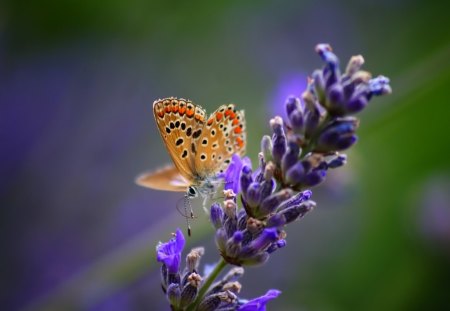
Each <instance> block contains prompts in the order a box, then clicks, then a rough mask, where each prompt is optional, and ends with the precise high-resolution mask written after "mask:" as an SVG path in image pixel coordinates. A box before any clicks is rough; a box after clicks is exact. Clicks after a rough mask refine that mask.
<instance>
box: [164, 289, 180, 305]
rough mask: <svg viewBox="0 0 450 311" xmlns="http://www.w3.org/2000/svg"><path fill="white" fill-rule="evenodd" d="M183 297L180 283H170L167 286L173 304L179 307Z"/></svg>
mask: <svg viewBox="0 0 450 311" xmlns="http://www.w3.org/2000/svg"><path fill="white" fill-rule="evenodd" d="M180 298H181V291H180V285H179V284H175V283H172V284H169V287H168V288H167V299H168V300H169V302H170V305H171V306H174V307H178V305H179V303H180Z"/></svg>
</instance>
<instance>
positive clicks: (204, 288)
mask: <svg viewBox="0 0 450 311" xmlns="http://www.w3.org/2000/svg"><path fill="white" fill-rule="evenodd" d="M226 265H227V263H226V261H225V260H223V258H220V261H219V262H218V263H217V265H216V266H215V267H214V269H213V271H211V273H210V274H209V275H208V278H207V279H206V281H205V283H204V284H203V286H202V287H201V288H200V291H199V292H198V295H197V299H195V301H194V302H193V303H192V304H191V305H190V306H189V307H188V308H187V311H193V310H196V309H197V307H198V305H199V304H200V302H201V301H202V299H203V296H205V294H206V292H207V291H208V289H209V287H210V286H211V284H212V283H213V282H214V280H215V279H216V278H217V276H218V275H219V274H220V272H222V270H223V268H225V266H226Z"/></svg>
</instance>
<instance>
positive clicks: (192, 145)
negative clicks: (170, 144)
mask: <svg viewBox="0 0 450 311" xmlns="http://www.w3.org/2000/svg"><path fill="white" fill-rule="evenodd" d="M191 151H192V153H193V154H196V153H197V149H196V148H195V144H194V143H192V144H191Z"/></svg>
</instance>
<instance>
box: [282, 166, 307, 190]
mask: <svg viewBox="0 0 450 311" xmlns="http://www.w3.org/2000/svg"><path fill="white" fill-rule="evenodd" d="M304 177H305V168H304V166H303V163H302V162H297V163H296V164H294V165H293V166H292V167H291V168H290V169H289V170H288V171H287V172H286V181H287V182H288V183H289V184H290V185H297V184H299V183H301V182H302V181H303V178H304Z"/></svg>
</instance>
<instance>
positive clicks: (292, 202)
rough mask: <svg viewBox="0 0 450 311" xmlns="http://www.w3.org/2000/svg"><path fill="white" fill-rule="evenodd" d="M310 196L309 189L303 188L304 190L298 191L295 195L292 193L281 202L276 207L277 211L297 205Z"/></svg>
mask: <svg viewBox="0 0 450 311" xmlns="http://www.w3.org/2000/svg"><path fill="white" fill-rule="evenodd" d="M311 196H312V191H311V190H305V191H302V192H299V193H297V194H296V195H294V196H293V197H292V198H290V199H289V200H286V201H284V202H283V203H281V204H280V206H279V207H278V209H277V211H282V210H284V209H287V208H290V207H292V206H296V205H299V204H300V203H302V202H304V201H307V200H309V199H310V198H311Z"/></svg>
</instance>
